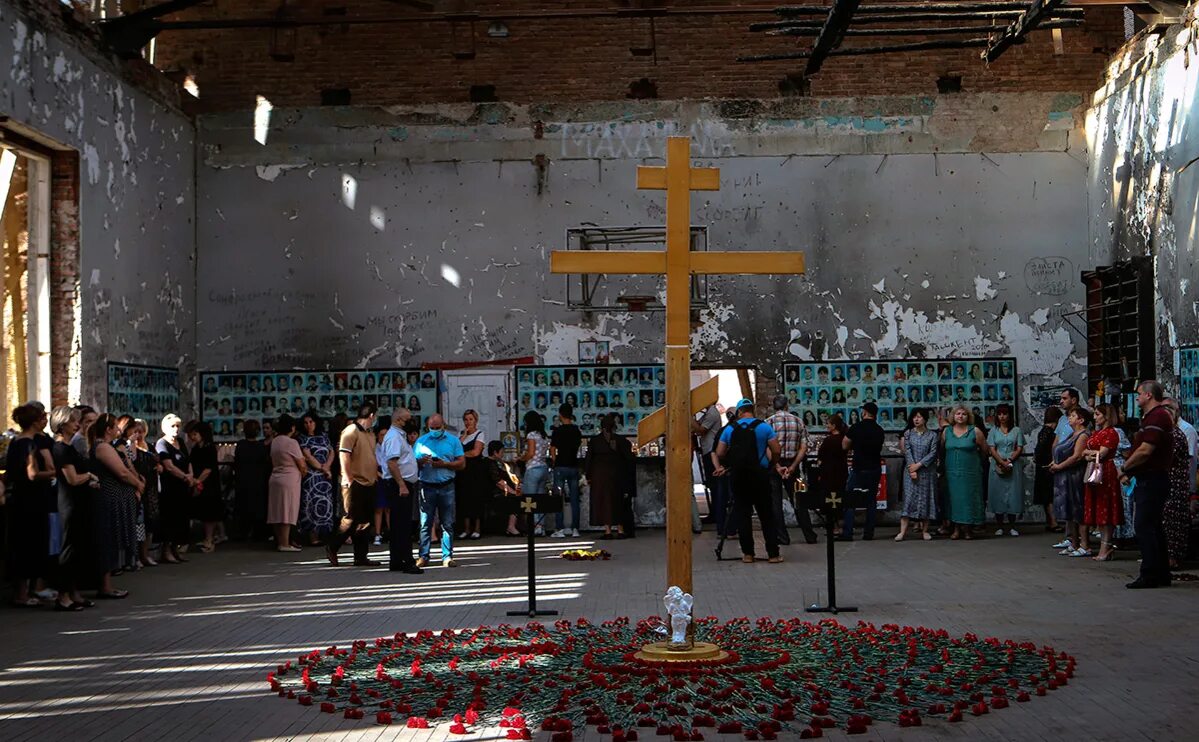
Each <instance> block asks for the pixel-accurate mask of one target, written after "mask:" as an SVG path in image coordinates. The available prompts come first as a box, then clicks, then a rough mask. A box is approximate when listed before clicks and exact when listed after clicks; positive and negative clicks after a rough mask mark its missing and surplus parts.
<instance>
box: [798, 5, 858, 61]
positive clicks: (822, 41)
mask: <svg viewBox="0 0 1199 742" xmlns="http://www.w3.org/2000/svg"><path fill="white" fill-rule="evenodd" d="M860 4H861V0H834V1H833V7H832V8H830V9H829V12H828V17H827V18H826V19H825V20H824V27H823V28H822V29H820V35H819V36H817V37H816V43H815V44H813V45H812V50H811V53H810V55H809V56H808V65H807V67H806V68H805V69H804V77H811V76H812V75H814V74H816V73H817V72H819V71H820V66H821V65H822V64H824V58H825V57H827V56H828V53H829V52H831V51H832V50H833V49H834V48H836V47H837V46H838V45H839V44H840V43H841V39H842V37H844V35H845V29H847V28H849V22H850V20H852V19H853V14H854V13H855V12H856V11H857V9H858V6H859V5H860Z"/></svg>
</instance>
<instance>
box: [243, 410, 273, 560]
mask: <svg viewBox="0 0 1199 742" xmlns="http://www.w3.org/2000/svg"><path fill="white" fill-rule="evenodd" d="M243 430H244V433H245V436H246V437H245V438H243V439H242V440H240V441H238V442H237V446H236V447H235V448H234V449H233V497H234V512H235V513H236V514H237V521H238V525H239V527H240V528H241V529H242V534H243V535H244V536H245V537H246V538H247V539H254V538H258V537H265V536H266V533H265V528H266V503H267V481H268V480H269V479H270V478H271V468H272V467H271V452H270V448H269V447H268V446H264V445H263V444H262V441H260V440H258V434H259V432H261V426H260V425H259V423H258V421H257V420H246V424H245V427H244V429H243Z"/></svg>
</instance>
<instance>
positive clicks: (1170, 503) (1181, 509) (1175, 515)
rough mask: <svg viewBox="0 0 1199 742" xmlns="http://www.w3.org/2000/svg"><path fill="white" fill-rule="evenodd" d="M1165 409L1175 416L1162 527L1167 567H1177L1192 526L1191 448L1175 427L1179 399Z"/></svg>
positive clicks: (1185, 551) (1168, 403)
mask: <svg viewBox="0 0 1199 742" xmlns="http://www.w3.org/2000/svg"><path fill="white" fill-rule="evenodd" d="M1166 409H1168V410H1169V411H1170V414H1171V415H1172V416H1173V417H1174V430H1172V431H1171V437H1172V438H1173V440H1174V457H1173V458H1172V459H1170V494H1169V495H1167V496H1166V507H1165V508H1164V509H1163V510H1162V530H1164V531H1165V532H1166V549H1167V551H1169V553H1170V569H1178V567H1179V566H1180V565H1181V564H1182V560H1183V559H1184V558H1185V557H1186V554H1187V536H1188V534H1189V531H1190V526H1191V510H1190V505H1191V503H1190V499H1191V485H1192V482H1190V481H1189V480H1190V477H1191V451H1190V446H1188V445H1187V437H1186V435H1185V434H1184V433H1183V432H1182V428H1179V427H1178V420H1179V417H1180V416H1181V412H1182V411H1181V410H1180V409H1179V407H1178V402H1176V401H1174V400H1172V399H1171V400H1167V401H1166Z"/></svg>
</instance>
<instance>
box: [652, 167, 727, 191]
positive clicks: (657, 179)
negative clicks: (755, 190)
mask: <svg viewBox="0 0 1199 742" xmlns="http://www.w3.org/2000/svg"><path fill="white" fill-rule="evenodd" d="M690 177H691V184H690V185H691V190H693V191H719V190H720V170H719V169H718V168H714V167H693V168H691V176H690ZM637 188H638V189H640V190H643V191H664V190H666V168H664V167H657V166H653V165H642V166H640V167H638V168H637Z"/></svg>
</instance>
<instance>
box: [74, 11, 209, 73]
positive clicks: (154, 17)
mask: <svg viewBox="0 0 1199 742" xmlns="http://www.w3.org/2000/svg"><path fill="white" fill-rule="evenodd" d="M202 2H204V0H167V1H166V2H165V3H159V4H157V5H152V6H150V7H148V8H143V9H142V10H138V11H134V12H133V13H126V14H125V15H121V16H117V17H116V18H112V19H110V20H106V21H101V22H100V23H99V24H97V25H98V26H99V28H100V33H101V35H102V36H103V37H104V41H105V42H106V43H107V44H108V46H109V47H111V48H112V50H113V51H114V52H116V53H117V55H118V56H120V57H124V58H126V59H131V58H135V57H140V56H141V55H142V49H144V48H145V47H146V44H149V43H150V41H151V40H153V38H154V37H155V36H157V35H158V34H159V32H160V31H161V24H160V23H159V21H158V19H159V18H161V17H163V16H164V15H170V14H171V13H178V12H180V11H183V10H187V9H189V8H193V7H195V6H197V5H199V4H200V3H202Z"/></svg>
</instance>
